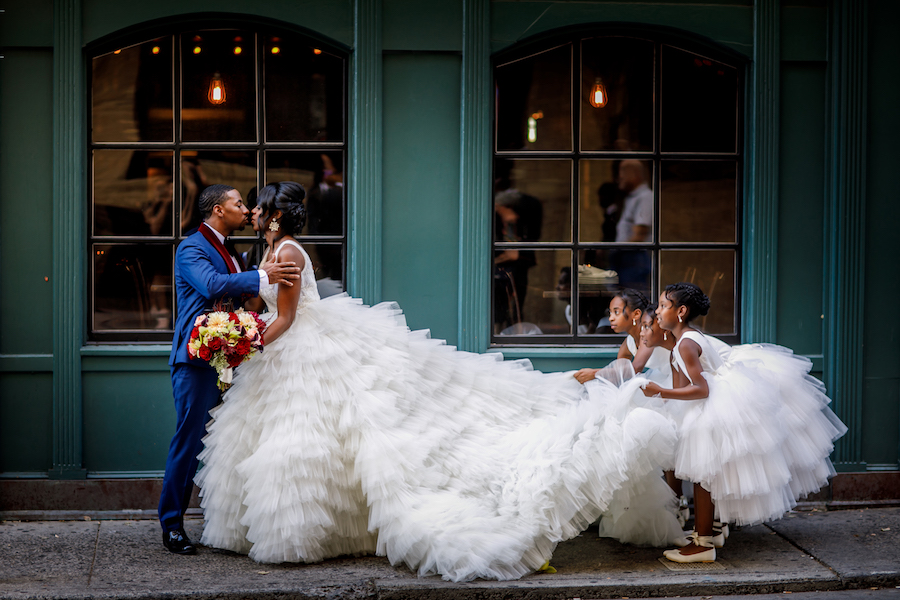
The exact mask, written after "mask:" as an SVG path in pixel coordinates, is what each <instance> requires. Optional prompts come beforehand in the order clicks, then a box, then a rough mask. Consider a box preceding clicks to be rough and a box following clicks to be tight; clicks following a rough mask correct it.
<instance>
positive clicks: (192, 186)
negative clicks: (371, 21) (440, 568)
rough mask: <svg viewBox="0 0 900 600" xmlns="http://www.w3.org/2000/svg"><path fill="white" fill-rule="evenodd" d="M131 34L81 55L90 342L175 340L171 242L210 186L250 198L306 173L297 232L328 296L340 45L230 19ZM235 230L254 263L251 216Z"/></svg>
mask: <svg viewBox="0 0 900 600" xmlns="http://www.w3.org/2000/svg"><path fill="white" fill-rule="evenodd" d="M246 25H247V24H246V23H245V24H243V26H244V27H246ZM154 33H155V32H154ZM135 42H136V43H128V44H123V43H122V42H121V41H120V40H117V41H116V42H109V43H106V44H103V45H100V46H98V47H95V48H93V49H92V51H91V53H90V56H89V59H90V60H89V65H90V67H89V68H90V80H89V81H90V101H89V104H88V105H89V107H90V128H89V135H88V139H89V160H90V169H89V171H88V172H89V185H90V189H89V199H90V207H89V210H88V220H89V222H88V232H89V236H88V252H89V256H90V260H89V273H90V279H89V295H90V298H89V306H90V309H89V315H88V321H89V322H88V330H89V332H90V334H89V335H90V339H92V340H94V341H142V340H143V341H153V340H157V341H165V340H168V339H171V335H172V329H173V323H174V312H175V294H174V289H173V281H172V264H173V259H174V255H175V249H176V247H177V246H178V243H179V241H180V240H182V239H184V237H185V236H186V235H189V234H190V233H191V232H192V231H193V230H194V229H196V227H197V226H198V225H199V224H200V216H199V214H198V209H197V198H198V196H199V194H200V192H201V191H202V190H203V188H204V187H206V186H207V185H210V184H213V183H225V184H228V185H231V186H233V187H235V188H236V189H237V190H238V191H239V192H240V193H241V196H242V197H243V198H244V201H245V203H246V204H247V205H248V206H249V207H250V208H252V207H253V205H254V204H255V202H254V201H255V197H256V194H257V191H258V190H259V189H260V188H261V186H264V185H266V184H267V183H271V182H275V181H283V180H291V181H297V182H299V183H301V184H303V185H304V187H305V188H306V190H307V194H308V195H307V208H308V214H309V220H308V222H307V225H306V227H305V228H304V229H303V232H302V234H301V237H302V238H303V239H302V240H301V241H302V242H303V244H304V246H305V248H306V249H307V251H308V252H309V253H310V255H311V256H312V259H313V261H314V263H315V265H316V267H317V273H316V277H317V279H318V280H319V284H320V289H321V291H322V293H323V295H328V294H330V293H335V292H336V291H341V290H342V289H343V281H344V276H343V273H344V255H345V245H346V224H345V223H346V218H345V213H346V210H345V207H346V197H347V195H346V192H345V190H344V187H343V177H342V174H343V172H344V167H345V164H346V150H347V148H346V140H347V129H346V118H345V115H346V108H345V106H346V102H345V91H346V63H347V61H346V56H345V55H344V54H343V53H342V52H341V51H340V50H339V49H336V48H334V47H330V46H328V45H326V44H323V43H322V42H320V41H316V40H313V39H311V38H309V37H306V36H304V35H302V34H299V33H297V32H291V31H282V30H272V29H265V30H256V29H252V28H241V26H235V25H234V23H231V24H229V25H227V26H224V27H222V28H216V29H212V28H209V29H191V30H178V31H173V30H172V29H171V28H170V29H169V30H168V31H167V34H166V35H158V36H151V35H148V34H144V35H142V36H140V37H139V40H135ZM111 44H119V45H117V46H113V45H111ZM231 239H232V240H233V242H234V244H235V249H236V250H237V251H238V252H240V253H242V254H243V255H244V256H245V259H246V262H247V266H248V268H249V267H252V266H253V265H255V264H257V263H258V262H259V256H258V252H257V250H256V249H255V248H254V246H255V244H254V241H255V239H256V238H255V235H254V232H253V230H252V229H251V227H250V226H249V225H248V226H247V227H245V228H244V229H243V230H241V231H237V232H235V235H234V236H233V237H232V238H231Z"/></svg>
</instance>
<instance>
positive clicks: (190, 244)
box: [159, 184, 300, 554]
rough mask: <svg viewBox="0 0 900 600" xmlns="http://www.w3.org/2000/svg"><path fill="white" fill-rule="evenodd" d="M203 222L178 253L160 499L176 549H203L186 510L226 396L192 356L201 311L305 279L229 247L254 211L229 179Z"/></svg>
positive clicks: (205, 205) (166, 534)
mask: <svg viewBox="0 0 900 600" xmlns="http://www.w3.org/2000/svg"><path fill="white" fill-rule="evenodd" d="M198 204H199V208H200V215H201V217H202V218H203V223H201V224H200V228H199V229H198V230H197V232H196V233H194V234H192V235H190V236H189V237H188V238H187V239H185V240H184V241H183V242H181V244H180V245H179V246H178V251H177V252H176V253H175V293H176V298H177V313H176V318H175V336H174V338H173V340H172V354H171V355H170V356H169V367H171V371H172V392H173V395H174V396H175V411H176V413H177V425H176V429H175V435H174V437H172V443H171V444H170V445H169V456H168V458H167V459H166V474H165V476H164V477H163V487H162V494H161V496H160V498H159V522H160V524H161V525H162V530H163V545H164V546H165V547H166V549H168V550H169V552H174V553H175V554H196V552H197V549H196V548H195V547H194V545H193V544H192V543H191V541H190V539H188V537H187V534H185V532H184V523H183V517H184V512H185V511H186V510H187V507H188V503H189V502H190V499H191V493H192V491H193V489H194V475H195V474H196V472H197V465H198V462H199V461H198V460H197V455H198V454H199V453H200V450H201V449H202V448H203V441H202V440H203V435H204V433H205V431H206V422H207V420H208V419H209V411H210V410H211V409H212V408H214V407H215V406H216V404H218V402H219V389H218V387H217V386H216V379H217V377H218V375H217V374H216V370H215V369H214V368H212V367H211V366H209V364H208V363H207V362H206V361H203V360H200V359H192V358H190V356H189V355H188V351H187V344H188V341H189V340H190V337H191V330H192V329H193V327H194V320H195V319H196V318H197V315H199V314H201V313H203V312H204V311H205V310H208V309H209V308H210V307H212V306H213V304H215V303H216V302H217V301H219V300H223V301H228V300H233V301H234V302H235V304H238V303H240V300H241V296H242V295H244V294H247V295H252V296H256V295H258V294H259V287H260V285H261V284H264V283H284V284H285V285H293V284H292V283H291V280H295V279H299V278H300V269H299V268H297V266H296V265H295V263H292V262H284V263H274V264H273V263H270V264H268V265H266V266H265V267H264V268H263V269H260V270H259V271H249V272H246V273H242V272H241V267H240V264H239V263H238V260H237V259H236V258H235V257H234V256H232V255H231V254H229V253H228V251H227V250H226V249H225V246H224V243H225V238H226V237H227V236H228V235H230V234H231V233H233V232H234V231H235V230H237V229H240V228H242V227H243V226H244V225H245V224H246V223H247V215H248V214H250V211H248V210H247V207H246V206H244V203H243V201H242V199H241V194H240V192H238V191H237V190H236V189H234V188H233V187H231V186H228V185H221V184H216V185H211V186H209V187H208V188H206V189H205V190H203V193H202V194H200V198H199V200H198Z"/></svg>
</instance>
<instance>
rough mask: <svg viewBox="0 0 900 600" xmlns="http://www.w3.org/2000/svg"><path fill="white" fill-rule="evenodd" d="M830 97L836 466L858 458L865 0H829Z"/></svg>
mask: <svg viewBox="0 0 900 600" xmlns="http://www.w3.org/2000/svg"><path fill="white" fill-rule="evenodd" d="M832 11H833V12H832V15H831V23H832V29H831V44H830V48H829V53H830V57H829V58H830V65H829V67H830V89H831V94H830V98H831V103H830V107H829V112H828V118H829V135H830V139H829V144H828V152H829V154H828V159H827V160H828V164H827V168H826V169H825V172H826V177H827V179H826V197H825V289H824V292H825V298H824V306H825V332H824V334H825V353H824V354H825V370H824V375H825V385H826V386H827V388H828V391H829V393H830V395H831V397H832V398H833V399H834V410H835V412H836V413H837V414H838V416H839V417H840V418H841V420H842V421H843V422H844V424H846V425H847V428H848V431H847V433H846V434H845V435H844V436H843V437H842V438H841V439H840V440H838V441H837V442H836V443H835V454H834V461H835V466H836V468H837V469H838V470H840V471H848V470H864V469H865V463H864V462H863V461H862V430H863V423H862V404H863V389H864V386H863V383H864V382H863V364H862V361H863V357H862V353H861V352H860V349H861V348H862V346H863V330H862V328H861V327H859V324H858V323H857V322H856V315H855V314H854V311H853V310H851V307H860V306H865V304H864V300H865V286H864V284H865V272H866V269H865V253H866V252H865V250H866V243H865V242H866V237H865V228H866V143H867V132H866V127H867V108H868V97H867V96H868V91H867V90H868V52H867V47H868V35H867V33H868V14H867V13H868V10H867V3H866V2H856V1H855V0H835V1H834V3H833V4H832Z"/></svg>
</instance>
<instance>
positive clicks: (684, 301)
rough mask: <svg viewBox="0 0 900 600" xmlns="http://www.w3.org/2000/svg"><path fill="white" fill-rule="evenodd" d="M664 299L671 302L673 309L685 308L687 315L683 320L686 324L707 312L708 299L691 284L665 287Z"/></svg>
mask: <svg viewBox="0 0 900 600" xmlns="http://www.w3.org/2000/svg"><path fill="white" fill-rule="evenodd" d="M666 298H668V299H669V300H671V301H672V304H673V305H674V306H675V308H678V307H679V306H686V307H687V309H688V313H687V316H686V317H685V319H684V320H685V322H687V323H690V322H691V321H693V320H694V318H696V317H702V316H703V315H705V314H707V313H708V312H709V298H707V296H706V294H704V293H703V291H702V290H701V289H700V288H698V287H697V286H696V285H694V284H693V283H684V282H681V283H673V284H671V285H667V286H666Z"/></svg>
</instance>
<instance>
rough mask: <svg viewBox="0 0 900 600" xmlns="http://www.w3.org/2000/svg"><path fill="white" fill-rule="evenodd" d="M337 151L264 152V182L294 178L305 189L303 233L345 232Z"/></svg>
mask: <svg viewBox="0 0 900 600" xmlns="http://www.w3.org/2000/svg"><path fill="white" fill-rule="evenodd" d="M342 160H343V159H342V155H341V153H340V152H267V153H266V182H267V183H274V182H277V181H296V182H297V183H299V184H301V185H302V186H303V187H304V188H306V211H307V214H306V216H307V218H306V225H305V226H304V227H303V231H302V232H301V234H302V235H341V234H342V233H343V232H344V174H343V173H342V167H343V164H342Z"/></svg>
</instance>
